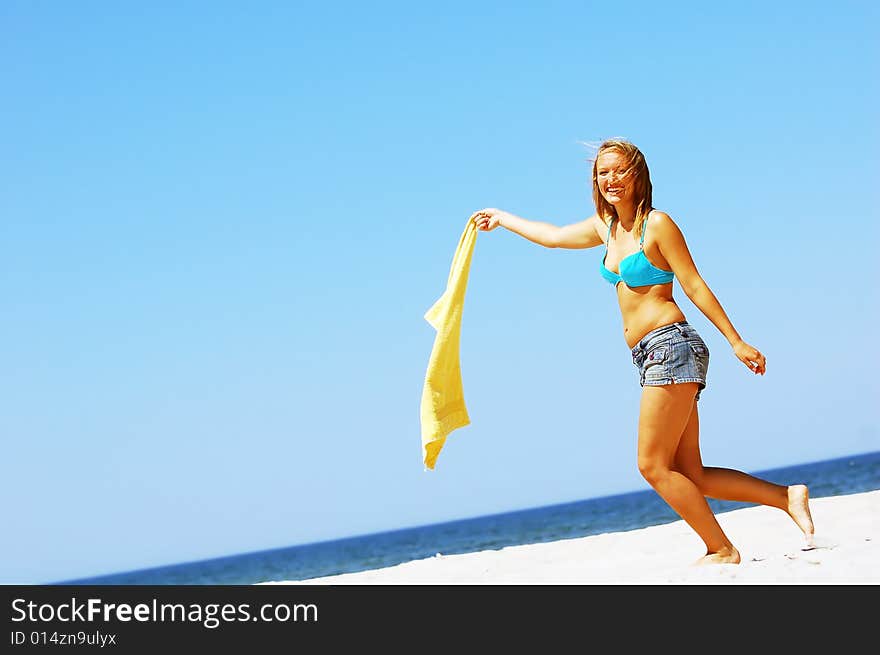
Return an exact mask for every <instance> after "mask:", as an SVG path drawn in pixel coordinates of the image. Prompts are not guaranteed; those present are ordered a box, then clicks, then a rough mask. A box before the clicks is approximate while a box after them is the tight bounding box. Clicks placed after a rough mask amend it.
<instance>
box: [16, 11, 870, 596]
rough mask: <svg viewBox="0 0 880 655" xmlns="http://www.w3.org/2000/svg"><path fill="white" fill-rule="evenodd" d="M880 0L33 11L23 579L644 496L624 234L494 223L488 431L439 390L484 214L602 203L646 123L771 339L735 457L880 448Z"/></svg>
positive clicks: (568, 212)
mask: <svg viewBox="0 0 880 655" xmlns="http://www.w3.org/2000/svg"><path fill="white" fill-rule="evenodd" d="M877 19H878V10H877V9H876V6H875V4H874V3H869V2H838V3H833V4H829V3H803V2H797V3H795V2H778V3H770V4H766V3H757V2H745V3H736V4H735V5H729V6H727V5H718V6H714V5H712V4H711V3H710V4H706V3H671V4H670V3H663V4H659V3H648V2H645V3H639V2H635V3H633V2H630V3H621V4H615V3H584V2H580V3H574V2H572V3H566V2H549V3H537V2H535V3H523V4H510V3H480V2H476V3H474V2H467V3H465V2H452V3H445V4H444V5H443V7H442V8H440V5H436V6H430V5H425V6H419V5H417V4H415V3H383V2H379V3H371V4H369V5H368V6H367V5H363V4H362V3H317V2H309V3H297V2H280V1H278V2H274V1H272V2H269V1H265V2H256V3H243V2H240V3H234V2H222V3H221V2H188V3H172V2H156V3H148V4H143V3H140V4H136V3H111V2H77V3H62V2H24V1H20V2H19V1H16V2H13V1H7V2H4V3H2V5H0V24H2V25H3V31H4V38H3V39H0V71H2V78H3V80H4V84H3V103H2V107H3V108H2V116H3V120H2V123H0V138H2V148H0V173H2V175H3V179H4V184H3V187H2V190H0V211H2V215H3V219H2V221H0V294H2V298H3V301H2V302H3V310H2V313H3V327H2V334H3V339H2V340H0V358H2V362H3V366H2V370H3V374H2V375H0V395H2V398H3V399H4V402H3V411H2V413H0V433H2V439H3V444H4V450H5V456H4V457H3V460H2V476H0V490H2V497H3V499H4V502H3V510H2V520H3V524H4V526H5V530H6V534H7V535H8V536H7V538H6V539H3V540H2V542H0V580H2V581H4V582H7V583H31V582H51V581H56V580H64V579H72V578H77V577H86V576H92V575H100V574H104V573H112V572H117V571H126V570H132V569H137V568H143V567H148V566H157V565H163V564H171V563H177V562H184V561H192V560H198V559H205V558H211V557H218V556H224V555H232V554H238V553H243V552H250V551H256V550H263V549H269V548H279V547H284V546H290V545H295V544H301V543H308V542H313V541H319V540H325V539H333V538H337V537H343V536H350V535H355V534H364V533H369V532H376V531H383V530H388V529H395V528H399V527H405V526H413V525H421V524H428V523H435V522H440V521H445V520H449V519H455V518H463V517H473V516H480V515H484V514H490V513H496V512H503V511H509V510H515V509H523V508H527V507H537V506H542V505H548V504H553V503H559V502H568V501H574V500H580V499H584V498H590V497H596V496H602V495H607V494H613V493H618V492H624V491H631V490H637V489H645V488H648V487H647V483H646V482H645V481H644V480H643V479H642V478H641V476H640V475H639V473H638V470H637V468H636V462H635V446H636V440H635V428H636V418H637V407H638V397H639V387H638V382H637V377H636V372H635V369H634V368H633V367H632V364H631V362H630V360H629V353H628V350H627V348H626V345H625V343H624V341H623V338H622V333H621V325H620V317H619V313H618V309H617V306H616V302H615V298H614V294H613V291H612V290H611V289H610V287H609V285H608V284H607V283H606V282H604V281H603V280H602V279H601V278H600V276H599V273H598V264H599V259H600V257H601V252H600V251H599V250H598V249H593V250H583V251H561V250H546V249H542V248H540V247H538V246H535V245H534V244H531V243H529V242H527V241H525V240H523V239H521V238H520V237H517V236H516V235H513V234H511V233H507V232H504V231H503V230H497V231H495V232H492V233H489V234H486V233H481V234H480V235H479V236H478V239H477V243H476V246H475V251H474V258H473V263H472V268H471V273H470V280H469V286H468V293H467V297H466V304H465V312H464V318H463V323H462V347H461V362H462V369H463V382H464V388H465V398H466V401H467V404H468V409H469V411H470V415H471V420H472V424H471V425H470V426H468V427H466V428H462V429H460V430H458V431H456V432H454V433H453V434H452V435H451V436H450V438H449V440H448V441H447V444H446V446H445V448H444V449H443V451H442V452H441V454H440V458H439V459H438V462H437V468H436V469H435V470H434V471H430V472H426V471H424V469H423V466H422V462H421V442H420V436H419V434H420V432H419V430H420V427H419V402H420V397H421V389H422V383H423V381H424V374H425V368H426V365H427V361H428V356H429V354H430V350H431V346H432V344H433V338H434V331H433V329H432V328H431V327H430V326H429V325H428V323H427V322H426V321H425V320H424V319H423V315H424V312H425V311H426V310H427V308H428V307H430V306H431V304H433V302H434V301H435V300H436V299H437V297H439V295H440V294H441V293H442V291H443V287H444V285H445V283H446V278H447V275H448V272H449V265H450V263H451V259H452V254H453V252H454V249H455V246H456V244H457V243H458V238H459V236H460V234H461V230H462V229H463V227H464V224H465V221H466V220H467V218H468V216H469V215H470V214H471V213H472V212H473V211H475V210H477V209H480V208H482V207H487V206H494V207H501V208H504V209H507V210H509V211H512V212H514V213H517V214H519V215H522V216H525V217H528V218H533V219H539V220H546V221H550V222H553V223H557V224H564V223H569V222H574V221H577V220H580V219H582V218H584V217H586V216H588V215H589V214H591V213H592V212H593V207H592V201H591V198H590V188H589V163H588V162H587V161H586V159H587V157H588V155H589V151H588V150H587V149H585V148H584V147H583V146H582V145H580V143H579V142H584V141H599V140H601V139H603V138H606V137H610V136H624V137H627V138H629V139H631V140H632V141H634V142H635V143H636V144H637V145H639V146H640V147H641V148H642V150H643V152H644V153H645V155H646V157H647V160H648V164H649V166H650V169H651V175H652V181H653V184H654V203H655V206H656V207H658V208H659V209H662V210H664V211H666V212H668V213H669V214H670V215H671V216H672V217H673V218H674V219H675V220H676V221H677V222H678V223H679V225H680V226H681V228H682V229H683V231H684V233H685V235H686V238H687V240H688V243H689V245H690V247H691V250H692V254H693V256H694V258H695V261H696V263H697V266H698V268H699V269H700V271H701V273H702V274H703V276H704V278H705V279H706V280H707V282H708V283H709V285H710V287H711V288H712V289H713V291H715V293H716V295H717V296H718V297H719V299H720V300H721V302H722V304H723V306H724V307H725V309H726V310H727V311H728V313H729V315H730V316H731V318H732V320H733V322H734V325H735V326H736V327H737V329H738V330H739V331H740V333H741V334H742V335H743V337H744V338H745V339H746V340H747V341H749V342H750V343H752V344H753V345H755V346H757V347H758V348H760V349H761V350H762V351H763V352H764V353H766V355H767V359H768V368H767V374H766V376H764V377H760V378H755V377H754V376H752V375H750V374H749V373H748V371H746V370H745V368H744V367H743V366H742V365H741V364H740V363H739V362H738V361H737V360H736V359H735V358H734V357H733V355H732V354H731V353H730V349H729V347H728V346H727V343H726V342H725V341H724V339H723V337H722V336H721V335H720V334H719V333H718V332H717V330H715V329H714V328H713V327H712V325H711V324H710V323H709V322H708V320H707V319H705V317H703V316H702V314H700V313H699V311H698V310H697V309H696V308H695V307H694V306H693V305H692V304H691V303H690V302H689V301H688V299H687V298H686V297H685V296H684V294H683V293H682V292H681V290H680V288H678V287H677V286H676V290H675V296H676V298H677V299H678V300H679V302H680V304H681V306H682V308H683V309H684V311H685V314H686V315H687V317H688V319H689V320H690V322H691V323H692V324H693V325H695V326H696V327H697V329H698V330H700V331H701V332H702V334H703V336H704V338H705V340H706V342H707V344H708V345H709V347H710V350H711V352H712V361H711V365H710V374H709V378H710V379H709V388H708V389H707V390H706V391H705V392H704V393H703V396H702V400H701V401H700V402H701V423H702V444H703V455H704V462H705V463H706V464H709V465H718V466H729V467H734V468H740V469H742V470H749V471H754V470H760V469H766V468H772V467H777V466H784V465H788V464H796V463H802V462H810V461H816V460H822V459H828V458H833V457H837V456H843V455H848V454H856V453H863V452H868V451H874V450H877V449H880V419H878V414H877V409H876V400H877V398H878V397H880V396H878V382H877V378H876V375H875V373H874V370H875V369H876V367H877V364H878V363H880V362H878V358H877V354H876V351H875V349H874V346H873V344H872V338H873V335H874V334H875V333H876V325H877V321H878V318H880V316H878V309H877V307H878V302H877V300H878V298H877V284H876V279H877V275H878V273H880V270H878V265H877V261H878V258H877V254H876V249H877V247H878V246H877V225H878V218H880V216H878V209H877V207H878V201H880V197H878V185H877V180H878V158H877V154H876V153H877V152H878V146H880V143H878V141H880V139H878V122H877V112H876V107H877V106H880V97H878V82H877V80H878V75H877V73H878V70H877V61H878V54H880V53H878V50H880V48H878V45H877V41H876V38H875V36H874V34H875V32H876V26H877V24H878V20H877Z"/></svg>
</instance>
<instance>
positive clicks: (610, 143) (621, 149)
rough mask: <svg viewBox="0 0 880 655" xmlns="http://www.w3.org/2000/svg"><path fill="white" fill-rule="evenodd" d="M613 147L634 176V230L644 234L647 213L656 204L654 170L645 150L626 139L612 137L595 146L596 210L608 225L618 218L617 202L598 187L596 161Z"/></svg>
mask: <svg viewBox="0 0 880 655" xmlns="http://www.w3.org/2000/svg"><path fill="white" fill-rule="evenodd" d="M609 150H610V151H613V152H617V153H620V154H621V155H623V157H624V159H625V160H626V172H625V173H624V176H625V177H627V178H629V177H632V178H633V183H632V184H633V187H632V189H633V195H634V197H635V201H636V219H635V223H634V225H633V234H635V236H637V237H641V235H642V230H644V226H645V221H646V220H647V219H648V214H649V213H651V210H652V209H653V208H654V207H653V205H652V200H651V191H652V187H651V174H650V172H649V171H648V163H647V162H646V161H645V156H644V155H643V154H642V151H641V150H639V149H638V148H637V147H636V146H635V145H633V144H632V143H630V142H629V141H627V140H626V139H621V138H613V139H606V140H605V141H603V142H602V143H601V144H600V145H599V147H598V148H597V149H596V156H595V157H593V159H592V162H593V204H594V205H596V213H597V214H598V215H599V217H600V218H601V219H602V220H603V221H604V222H605V223H606V224H608V225H610V224H611V223H610V222H611V221H612V220H613V219H615V218H617V217H618V216H617V210H616V209H615V208H614V205H612V204H611V203H609V202H608V201H607V200H605V198H603V197H602V194H601V193H600V191H599V181H598V176H597V171H596V168H597V163H596V162H597V161H598V160H599V155H601V154H602V153H603V152H606V151H609Z"/></svg>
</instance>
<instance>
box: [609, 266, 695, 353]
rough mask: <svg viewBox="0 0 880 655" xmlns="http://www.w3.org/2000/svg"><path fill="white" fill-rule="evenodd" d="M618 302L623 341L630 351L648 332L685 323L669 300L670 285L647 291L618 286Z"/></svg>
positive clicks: (656, 285) (655, 286)
mask: <svg viewBox="0 0 880 655" xmlns="http://www.w3.org/2000/svg"><path fill="white" fill-rule="evenodd" d="M617 300H618V302H619V303H620V314H621V317H622V318H623V338H624V339H625V340H626V345H627V346H629V347H630V348H633V347H634V346H635V345H636V344H637V343H638V342H639V341H640V340H641V339H642V337H644V336H645V335H646V334H648V332H650V331H651V330H656V329H657V328H659V327H663V326H664V325H669V324H671V323H677V322H679V321H684V320H686V319H685V317H684V314H683V313H682V311H681V309H680V308H679V307H678V305H677V304H676V303H675V300H673V299H672V283H671V282H670V283H669V284H652V285H651V286H648V287H628V286H626V284H625V283H623V282H621V283H619V284H618V285H617Z"/></svg>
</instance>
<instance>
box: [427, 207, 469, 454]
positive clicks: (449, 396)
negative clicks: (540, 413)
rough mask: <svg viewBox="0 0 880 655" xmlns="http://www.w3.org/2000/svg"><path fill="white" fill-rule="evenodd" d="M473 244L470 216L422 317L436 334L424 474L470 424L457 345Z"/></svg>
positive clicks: (430, 368)
mask: <svg viewBox="0 0 880 655" xmlns="http://www.w3.org/2000/svg"><path fill="white" fill-rule="evenodd" d="M476 240H477V226H476V223H475V222H474V216H473V215H471V217H470V218H469V219H468V222H467V225H465V228H464V232H462V234H461V238H460V239H459V240H458V247H457V248H456V249H455V256H454V257H453V259H452V267H451V269H450V271H449V279H448V280H447V282H446V291H444V292H443V295H442V296H440V298H439V299H438V300H437V302H435V303H434V305H433V306H432V307H431V308H430V309H429V310H428V311H427V313H426V314H425V320H427V321H428V323H430V324H431V326H432V327H433V328H434V329H435V330H437V334H436V336H435V337H434V346H433V348H432V349H431V357H430V359H429V360H428V372H427V374H426V375H425V386H424V387H423V389H422V405H421V421H422V456H423V459H424V463H425V470H428V469H433V468H434V464H435V463H436V461H437V455H439V454H440V449H441V448H443V444H445V443H446V437H447V436H448V435H449V433H450V432H452V431H453V430H455V429H457V428H461V427H464V426H466V425H468V424H470V422H471V420H470V417H469V416H468V412H467V408H466V407H465V404H464V390H463V388H462V384H461V364H460V362H459V344H460V343H461V313H462V309H464V294H465V291H466V290H467V281H468V273H469V272H470V267H471V255H473V252H474V244H475V243H476Z"/></svg>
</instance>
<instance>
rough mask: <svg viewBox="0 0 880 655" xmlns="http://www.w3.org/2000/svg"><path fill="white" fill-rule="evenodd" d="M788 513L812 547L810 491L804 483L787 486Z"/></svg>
mask: <svg viewBox="0 0 880 655" xmlns="http://www.w3.org/2000/svg"><path fill="white" fill-rule="evenodd" d="M788 515H789V516H790V517H791V518H792V519H794V522H795V523H797V526H798V527H799V528H800V529H801V530H802V531H803V533H804V540H805V541H806V544H807V547H808V548H814V547H815V545H816V544H815V542H814V541H813V517H812V516H810V492H809V490H808V489H807V485H805V484H793V485H791V486H790V487H789V488H788Z"/></svg>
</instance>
